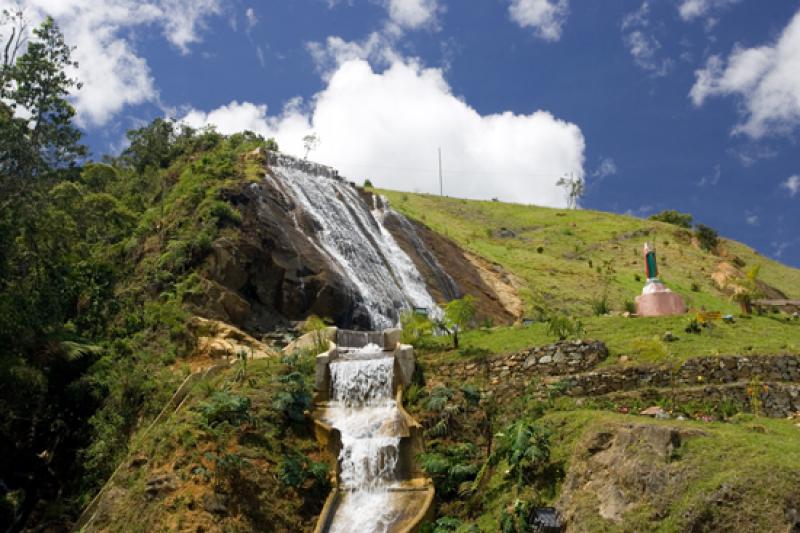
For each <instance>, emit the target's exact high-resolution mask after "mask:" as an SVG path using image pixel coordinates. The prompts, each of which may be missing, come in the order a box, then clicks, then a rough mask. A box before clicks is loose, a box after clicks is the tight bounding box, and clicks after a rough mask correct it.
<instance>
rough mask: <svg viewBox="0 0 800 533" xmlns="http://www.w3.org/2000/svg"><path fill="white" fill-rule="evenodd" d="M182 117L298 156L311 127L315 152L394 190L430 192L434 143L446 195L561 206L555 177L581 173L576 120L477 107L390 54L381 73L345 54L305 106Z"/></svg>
mask: <svg viewBox="0 0 800 533" xmlns="http://www.w3.org/2000/svg"><path fill="white" fill-rule="evenodd" d="M183 119H184V120H185V121H186V122H188V123H190V124H191V125H194V126H196V127H199V126H202V125H204V124H214V125H216V126H217V127H218V129H219V131H220V132H222V133H232V132H235V131H240V130H242V129H250V130H253V131H256V132H259V133H261V134H262V135H265V136H274V137H275V138H276V139H277V141H278V143H279V145H280V146H281V150H283V151H285V152H287V153H293V154H296V155H300V154H302V153H303V145H302V137H303V136H304V135H305V134H307V133H309V132H311V131H314V132H316V133H317V134H318V135H319V137H320V139H321V143H320V146H319V148H318V149H317V150H316V151H315V152H314V153H313V154H312V156H311V157H312V158H313V159H315V160H317V161H320V162H323V163H327V164H329V165H332V166H334V167H336V168H338V169H339V170H340V171H341V172H342V174H343V175H345V176H348V177H350V178H352V179H355V180H361V179H362V178H370V179H371V180H372V182H373V183H375V184H376V185H378V186H381V187H387V188H392V189H400V190H410V191H414V190H416V191H422V192H438V179H437V177H436V176H437V170H436V164H437V163H436V150H437V147H441V148H442V159H443V167H444V190H445V193H446V194H449V195H452V196H459V197H468V198H484V199H488V198H492V197H498V198H500V199H504V200H509V201H515V202H525V203H537V204H542V205H552V206H564V205H565V198H564V194H563V190H561V189H560V188H559V187H556V185H555V182H556V180H557V178H558V176H560V175H563V174H564V173H565V172H570V171H572V172H574V173H575V174H576V175H577V176H579V177H582V176H583V174H584V172H583V161H584V147H585V143H584V138H583V135H582V133H581V131H580V129H579V128H578V126H576V125H575V124H571V123H568V122H565V121H562V120H558V119H557V118H555V117H553V116H552V115H551V114H550V113H548V112H546V111H536V112H534V113H532V114H530V115H517V114H514V113H511V112H505V113H499V114H493V115H480V114H479V113H478V112H477V111H476V110H475V109H473V108H472V107H470V106H469V105H468V104H467V103H466V102H464V101H463V100H462V99H460V98H458V97H457V96H455V95H453V94H452V92H451V90H450V87H449V86H448V84H447V82H446V81H445V80H444V78H443V76H442V71H441V70H439V69H432V68H423V67H421V66H420V65H419V64H418V63H416V62H414V61H402V60H395V61H394V62H393V63H392V64H391V66H390V67H389V68H387V69H386V70H385V71H383V72H376V71H374V70H373V68H372V67H371V66H370V65H369V63H367V62H366V61H364V60H362V59H350V60H347V61H344V62H342V63H341V65H340V66H339V67H338V69H337V70H336V71H335V72H334V73H333V74H332V75H331V76H330V78H329V81H328V85H327V87H326V88H325V89H323V90H322V91H321V92H319V93H318V94H317V95H315V96H314V98H313V100H312V102H310V105H309V106H308V108H307V109H304V108H303V105H302V102H300V101H299V100H294V101H292V102H290V104H289V105H288V106H287V107H286V108H284V110H283V111H282V113H280V114H279V115H269V114H268V113H267V108H266V107H265V106H259V105H255V104H252V103H248V102H243V103H239V102H231V103H230V104H229V105H227V106H223V107H221V108H218V109H215V110H213V111H211V112H208V113H205V112H202V111H197V110H192V111H190V112H189V113H188V114H187V115H186V116H185V117H184V118H183Z"/></svg>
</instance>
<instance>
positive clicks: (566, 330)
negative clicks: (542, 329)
mask: <svg viewBox="0 0 800 533" xmlns="http://www.w3.org/2000/svg"><path fill="white" fill-rule="evenodd" d="M547 333H548V334H550V335H553V336H555V337H558V340H561V341H563V340H566V339H567V338H568V337H576V338H578V337H581V336H583V335H584V334H585V333H586V330H585V329H584V328H583V323H582V322H581V321H580V320H576V319H572V318H570V317H568V316H566V315H561V314H554V315H551V316H550V318H548V319H547Z"/></svg>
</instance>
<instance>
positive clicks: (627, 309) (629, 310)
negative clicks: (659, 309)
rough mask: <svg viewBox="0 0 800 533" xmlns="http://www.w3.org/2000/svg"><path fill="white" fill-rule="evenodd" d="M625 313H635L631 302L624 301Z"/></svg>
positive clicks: (634, 306) (633, 304) (634, 307)
mask: <svg viewBox="0 0 800 533" xmlns="http://www.w3.org/2000/svg"><path fill="white" fill-rule="evenodd" d="M624 305H625V312H626V313H630V314H634V313H635V312H636V304H635V303H633V301H631V300H625V304H624Z"/></svg>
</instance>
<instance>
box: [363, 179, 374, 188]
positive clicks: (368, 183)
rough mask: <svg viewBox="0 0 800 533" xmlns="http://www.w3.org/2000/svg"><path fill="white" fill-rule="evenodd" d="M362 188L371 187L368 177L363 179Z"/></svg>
mask: <svg viewBox="0 0 800 533" xmlns="http://www.w3.org/2000/svg"><path fill="white" fill-rule="evenodd" d="M364 188H365V189H371V188H372V182H371V181H369V179H365V180H364Z"/></svg>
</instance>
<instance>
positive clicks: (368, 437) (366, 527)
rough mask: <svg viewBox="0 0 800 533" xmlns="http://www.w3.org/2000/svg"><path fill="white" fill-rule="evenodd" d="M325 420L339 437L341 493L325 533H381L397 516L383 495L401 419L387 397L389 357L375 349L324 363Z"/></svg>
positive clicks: (390, 373)
mask: <svg viewBox="0 0 800 533" xmlns="http://www.w3.org/2000/svg"><path fill="white" fill-rule="evenodd" d="M330 373H331V402H330V403H329V405H328V408H327V409H326V417H325V421H326V422H327V423H329V424H330V425H331V426H333V427H334V428H336V429H338V430H339V431H340V433H341V438H342V449H341V452H340V454H339V464H340V473H339V479H340V487H341V489H342V490H343V492H344V493H345V496H344V498H343V501H342V503H341V505H340V507H339V509H338V511H337V513H336V518H335V520H334V522H333V523H332V524H331V526H330V529H329V531H331V532H336V533H351V532H359V533H361V532H364V533H368V532H375V533H386V532H387V531H389V529H390V527H391V526H392V524H393V523H394V522H395V520H396V519H397V517H398V515H399V514H400V513H401V512H402V508H400V507H399V505H398V504H397V502H396V500H395V497H394V496H393V494H392V493H391V492H390V491H389V489H390V488H391V487H392V485H393V484H394V483H395V482H396V477H395V473H396V467H397V461H398V457H399V446H400V433H401V431H400V428H402V419H401V415H400V411H399V410H398V408H397V404H396V403H395V400H394V399H393V397H392V393H393V390H392V389H393V382H394V357H392V356H391V355H389V356H385V355H384V353H383V352H382V351H381V350H380V348H379V347H378V346H375V345H369V346H366V347H365V348H362V349H360V350H354V351H351V352H346V353H343V354H341V356H340V358H339V359H337V360H336V361H333V362H331V363H330Z"/></svg>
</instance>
